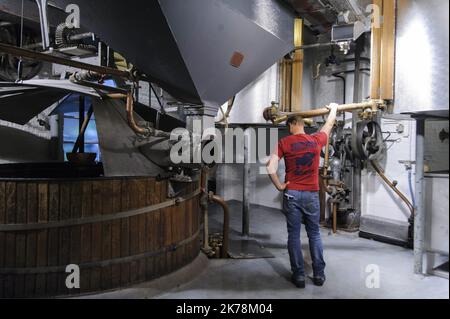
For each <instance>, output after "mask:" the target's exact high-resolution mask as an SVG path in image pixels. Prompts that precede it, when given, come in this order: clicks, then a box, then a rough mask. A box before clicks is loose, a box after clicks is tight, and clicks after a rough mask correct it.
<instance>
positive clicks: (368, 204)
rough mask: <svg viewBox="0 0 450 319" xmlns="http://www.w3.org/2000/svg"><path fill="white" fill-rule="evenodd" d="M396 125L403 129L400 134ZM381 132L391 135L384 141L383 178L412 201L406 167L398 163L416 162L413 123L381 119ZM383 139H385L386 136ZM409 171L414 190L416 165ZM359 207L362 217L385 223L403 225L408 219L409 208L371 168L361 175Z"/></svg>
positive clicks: (414, 126)
mask: <svg viewBox="0 0 450 319" xmlns="http://www.w3.org/2000/svg"><path fill="white" fill-rule="evenodd" d="M399 125H401V126H402V127H403V128H404V132H403V133H398V132H397V129H398V128H399ZM382 130H383V132H392V135H391V137H389V141H388V142H387V147H388V151H387V153H386V156H384V159H383V160H382V161H381V162H380V164H381V166H382V168H383V169H384V171H385V173H386V176H387V177H388V178H389V179H390V180H391V181H397V182H398V186H397V187H398V189H399V190H400V191H402V192H403V194H405V195H406V196H407V197H408V198H410V199H411V198H412V197H411V192H410V190H409V181H408V171H407V170H406V167H405V165H404V164H401V163H400V162H399V161H415V141H416V138H415V136H416V133H415V132H416V125H415V122H414V121H406V120H405V121H397V120H390V119H383V120H382ZM384 136H385V138H387V137H388V134H385V135H384ZM412 172H413V175H412V178H413V187H414V172H415V166H413V170H412ZM361 204H362V216H376V217H379V218H383V219H386V220H395V221H402V222H407V221H408V218H409V216H410V211H409V209H408V207H407V206H406V205H405V204H404V203H403V202H402V201H401V200H400V198H399V197H398V196H397V195H396V194H395V193H394V192H392V190H391V189H390V188H389V187H388V186H387V185H386V184H385V183H384V181H383V180H382V179H381V178H380V177H379V176H378V174H377V173H376V172H375V171H374V170H373V169H372V168H371V167H370V165H369V166H368V169H366V170H364V171H363V172H362V203H361Z"/></svg>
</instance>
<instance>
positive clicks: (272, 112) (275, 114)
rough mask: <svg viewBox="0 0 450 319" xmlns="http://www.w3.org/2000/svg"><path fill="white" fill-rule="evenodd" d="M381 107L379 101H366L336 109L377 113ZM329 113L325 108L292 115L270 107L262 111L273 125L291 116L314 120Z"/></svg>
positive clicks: (339, 110)
mask: <svg viewBox="0 0 450 319" xmlns="http://www.w3.org/2000/svg"><path fill="white" fill-rule="evenodd" d="M381 105H382V102H381V101H375V100H372V101H368V102H363V103H352V104H344V105H340V106H339V107H338V112H352V111H357V110H364V109H369V108H370V109H372V110H373V111H377V110H378V108H379V107H380V106H381ZM329 113H330V109H328V108H327V107H323V108H320V109H315V110H311V111H304V112H292V113H285V112H279V110H278V108H276V107H274V106H272V107H270V108H268V109H266V110H265V111H264V118H265V119H266V120H267V121H272V122H273V123H274V124H280V123H282V122H285V121H287V120H288V119H289V117H291V116H300V117H302V118H305V119H308V118H314V117H320V116H325V115H327V114H329Z"/></svg>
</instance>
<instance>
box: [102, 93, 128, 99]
mask: <svg viewBox="0 0 450 319" xmlns="http://www.w3.org/2000/svg"><path fill="white" fill-rule="evenodd" d="M104 96H105V97H107V98H109V99H113V100H125V99H126V98H127V97H128V96H127V94H121V93H109V94H105V95H104Z"/></svg>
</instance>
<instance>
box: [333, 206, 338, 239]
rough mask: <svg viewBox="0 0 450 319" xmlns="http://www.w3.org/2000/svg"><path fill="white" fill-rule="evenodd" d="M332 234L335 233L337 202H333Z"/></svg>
mask: <svg viewBox="0 0 450 319" xmlns="http://www.w3.org/2000/svg"><path fill="white" fill-rule="evenodd" d="M332 205H333V234H336V233H337V205H338V204H337V203H335V202H333V203H332Z"/></svg>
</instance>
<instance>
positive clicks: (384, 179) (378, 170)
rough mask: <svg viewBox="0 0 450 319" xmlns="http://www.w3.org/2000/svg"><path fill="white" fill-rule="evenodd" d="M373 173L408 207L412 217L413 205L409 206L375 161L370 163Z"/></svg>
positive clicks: (407, 200)
mask: <svg viewBox="0 0 450 319" xmlns="http://www.w3.org/2000/svg"><path fill="white" fill-rule="evenodd" d="M370 163H371V164H372V166H373V168H374V169H375V171H376V172H377V173H378V175H380V177H381V178H382V179H383V181H384V182H385V183H386V184H387V185H388V186H389V187H390V188H391V189H392V190H393V191H394V192H395V193H396V194H397V195H398V196H399V197H400V198H401V199H402V200H403V202H404V203H405V204H406V205H407V206H408V208H409V210H410V212H411V216H414V213H415V208H414V205H413V204H411V202H410V201H409V199H408V198H407V197H406V196H405V195H404V194H403V193H402V192H401V191H400V190H399V189H398V188H397V186H396V185H395V184H394V183H393V182H391V181H390V180H389V179H388V178H387V177H386V175H385V174H384V172H383V169H382V168H381V167H380V166H379V165H378V163H377V162H375V161H370Z"/></svg>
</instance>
